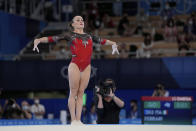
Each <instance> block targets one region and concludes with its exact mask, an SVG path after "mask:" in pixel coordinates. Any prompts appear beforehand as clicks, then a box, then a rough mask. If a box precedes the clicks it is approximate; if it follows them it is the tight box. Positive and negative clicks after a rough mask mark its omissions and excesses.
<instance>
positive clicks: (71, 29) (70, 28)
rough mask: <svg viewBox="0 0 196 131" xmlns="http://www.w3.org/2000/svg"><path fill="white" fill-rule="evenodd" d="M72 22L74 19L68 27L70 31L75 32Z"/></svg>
mask: <svg viewBox="0 0 196 131" xmlns="http://www.w3.org/2000/svg"><path fill="white" fill-rule="evenodd" d="M72 24H73V19H72V20H71V21H70V22H69V23H68V27H67V28H68V31H70V32H73V30H74V28H73V26H72Z"/></svg>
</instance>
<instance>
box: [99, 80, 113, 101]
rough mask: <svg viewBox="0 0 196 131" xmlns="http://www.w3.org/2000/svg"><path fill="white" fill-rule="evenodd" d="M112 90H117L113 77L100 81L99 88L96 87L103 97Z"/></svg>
mask: <svg viewBox="0 0 196 131" xmlns="http://www.w3.org/2000/svg"><path fill="white" fill-rule="evenodd" d="M110 90H112V93H114V92H115V90H116V86H115V83H114V81H113V80H112V79H106V80H105V81H101V82H100V83H99V86H98V88H96V93H97V94H100V95H101V96H102V97H106V96H108V95H109V94H110Z"/></svg>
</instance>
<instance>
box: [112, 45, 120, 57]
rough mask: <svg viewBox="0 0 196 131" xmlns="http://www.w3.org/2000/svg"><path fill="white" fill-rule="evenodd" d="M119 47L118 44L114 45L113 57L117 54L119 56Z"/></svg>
mask: <svg viewBox="0 0 196 131" xmlns="http://www.w3.org/2000/svg"><path fill="white" fill-rule="evenodd" d="M117 47H118V46H117V44H113V45H112V55H114V54H115V53H117V54H118V55H119V51H118V48H117Z"/></svg>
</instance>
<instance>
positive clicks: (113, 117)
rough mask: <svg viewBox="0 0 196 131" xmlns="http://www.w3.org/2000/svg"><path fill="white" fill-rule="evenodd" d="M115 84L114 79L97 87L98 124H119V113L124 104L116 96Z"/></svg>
mask: <svg viewBox="0 0 196 131" xmlns="http://www.w3.org/2000/svg"><path fill="white" fill-rule="evenodd" d="M115 90H116V87H115V83H114V81H113V80H112V79H106V80H105V82H104V83H103V84H102V85H100V86H99V87H96V95H97V97H98V103H97V109H96V112H97V116H98V120H97V124H119V113H120V110H121V109H122V108H123V107H124V102H123V101H122V100H121V99H120V98H118V97H117V96H115V94H114V92H115Z"/></svg>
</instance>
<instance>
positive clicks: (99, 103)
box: [95, 87, 103, 109]
mask: <svg viewBox="0 0 196 131" xmlns="http://www.w3.org/2000/svg"><path fill="white" fill-rule="evenodd" d="M95 88H96V95H97V97H98V105H97V108H98V109H103V101H102V96H101V94H99V93H98V92H99V90H100V88H98V87H95Z"/></svg>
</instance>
